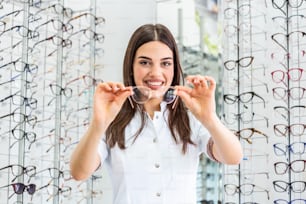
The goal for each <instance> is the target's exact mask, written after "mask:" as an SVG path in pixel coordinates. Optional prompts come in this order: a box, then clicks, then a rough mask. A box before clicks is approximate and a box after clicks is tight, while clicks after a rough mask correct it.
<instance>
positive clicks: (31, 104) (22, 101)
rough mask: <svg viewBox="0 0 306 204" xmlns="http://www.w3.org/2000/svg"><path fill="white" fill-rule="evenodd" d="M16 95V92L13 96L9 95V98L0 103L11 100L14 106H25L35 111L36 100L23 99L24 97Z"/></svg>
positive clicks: (30, 98)
mask: <svg viewBox="0 0 306 204" xmlns="http://www.w3.org/2000/svg"><path fill="white" fill-rule="evenodd" d="M18 93H19V91H18V92H16V93H15V94H12V95H9V96H7V97H5V98H3V99H1V100H0V103H1V102H3V101H6V100H8V99H12V103H13V104H14V105H17V106H22V105H24V104H25V105H26V106H29V107H30V108H32V109H36V107H37V99H35V98H32V97H24V96H21V95H19V94H18Z"/></svg>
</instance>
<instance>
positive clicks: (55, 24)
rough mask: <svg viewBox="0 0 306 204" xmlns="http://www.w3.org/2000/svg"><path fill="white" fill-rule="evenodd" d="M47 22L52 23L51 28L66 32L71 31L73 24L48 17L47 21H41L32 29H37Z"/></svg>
mask: <svg viewBox="0 0 306 204" xmlns="http://www.w3.org/2000/svg"><path fill="white" fill-rule="evenodd" d="M49 23H52V25H53V28H54V29H55V30H57V31H59V30H62V31H64V32H68V33H71V32H72V29H73V26H72V25H71V24H69V23H66V24H64V23H63V22H62V21H60V20H58V19H50V20H48V21H46V22H45V23H42V24H40V25H38V26H37V27H36V28H35V29H34V30H38V29H39V28H40V27H42V26H44V25H48V24H49Z"/></svg>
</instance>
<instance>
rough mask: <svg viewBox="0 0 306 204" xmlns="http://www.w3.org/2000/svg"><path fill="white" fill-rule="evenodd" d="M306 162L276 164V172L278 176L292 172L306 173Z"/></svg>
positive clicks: (296, 161) (295, 161)
mask: <svg viewBox="0 0 306 204" xmlns="http://www.w3.org/2000/svg"><path fill="white" fill-rule="evenodd" d="M305 166H306V160H301V159H299V160H294V161H292V162H290V163H286V162H276V163H274V170H275V173H276V174H280V175H283V174H285V173H287V171H288V170H291V171H292V172H294V173H301V172H303V171H305Z"/></svg>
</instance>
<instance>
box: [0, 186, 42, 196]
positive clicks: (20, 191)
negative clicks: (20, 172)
mask: <svg viewBox="0 0 306 204" xmlns="http://www.w3.org/2000/svg"><path fill="white" fill-rule="evenodd" d="M9 186H12V187H13V190H14V192H15V193H16V194H18V195H19V194H23V192H24V191H25V190H27V192H28V193H29V194H30V195H33V194H34V193H35V191H36V185H35V184H29V185H25V184H23V183H12V184H9V185H6V186H2V187H0V188H6V187H9ZM12 196H13V195H11V196H10V197H9V198H11V197H12Z"/></svg>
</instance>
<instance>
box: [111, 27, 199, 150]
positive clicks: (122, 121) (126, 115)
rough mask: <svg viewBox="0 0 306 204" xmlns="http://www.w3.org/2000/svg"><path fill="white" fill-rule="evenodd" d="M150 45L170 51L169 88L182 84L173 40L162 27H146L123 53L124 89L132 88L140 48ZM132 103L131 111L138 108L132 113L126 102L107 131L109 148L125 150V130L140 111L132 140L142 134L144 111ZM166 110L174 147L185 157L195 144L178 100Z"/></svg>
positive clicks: (136, 32) (134, 37) (181, 74)
mask: <svg viewBox="0 0 306 204" xmlns="http://www.w3.org/2000/svg"><path fill="white" fill-rule="evenodd" d="M151 41H160V42H162V43H164V44H166V45H167V46H168V47H169V48H170V49H171V50H172V53H173V62H174V77H173V81H172V84H171V85H172V86H175V85H179V84H180V83H181V81H183V80H182V77H183V72H182V68H181V65H180V62H179V61H180V60H179V52H178V48H177V46H176V42H175V39H174V37H173V35H172V34H171V32H170V31H169V29H168V28H167V27H165V26H164V25H161V24H156V25H153V24H146V25H143V26H141V27H139V28H138V29H137V30H136V31H135V32H134V33H133V35H132V37H131V39H130V41H129V44H128V47H127V50H126V52H125V57H124V62H123V79H124V85H125V86H135V82H134V77H133V62H134V58H135V54H136V51H137V49H138V48H139V47H140V46H142V45H143V44H145V43H148V42H151ZM133 103H134V107H137V108H134V109H133V108H132V107H131V105H130V104H129V101H128V100H127V101H125V103H124V104H123V106H122V108H121V110H120V112H119V113H118V115H117V116H116V118H115V120H114V121H113V122H112V123H111V124H110V126H109V127H108V129H107V130H106V140H107V144H108V145H109V146H110V147H113V146H114V145H115V144H116V143H117V144H118V146H119V148H121V149H125V127H126V126H127V125H128V124H129V123H130V121H131V120H132V118H133V117H134V115H135V113H136V111H140V113H141V119H142V121H141V125H140V127H139V129H138V131H137V132H136V133H135V135H134V136H135V138H134V139H136V138H137V136H138V135H139V134H140V133H141V131H142V130H143V128H144V125H145V123H146V117H145V112H144V107H143V105H139V104H136V103H135V102H133ZM167 109H168V110H169V118H168V125H169V128H170V131H171V134H172V137H173V139H174V140H175V142H176V143H179V142H182V143H183V146H182V152H183V153H186V151H187V145H188V144H194V143H193V142H192V141H191V139H190V135H191V130H190V124H189V118H188V114H187V110H186V108H185V107H184V105H183V102H182V101H181V99H180V98H178V100H177V102H176V105H175V107H174V109H172V104H169V105H168V106H167Z"/></svg>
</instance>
